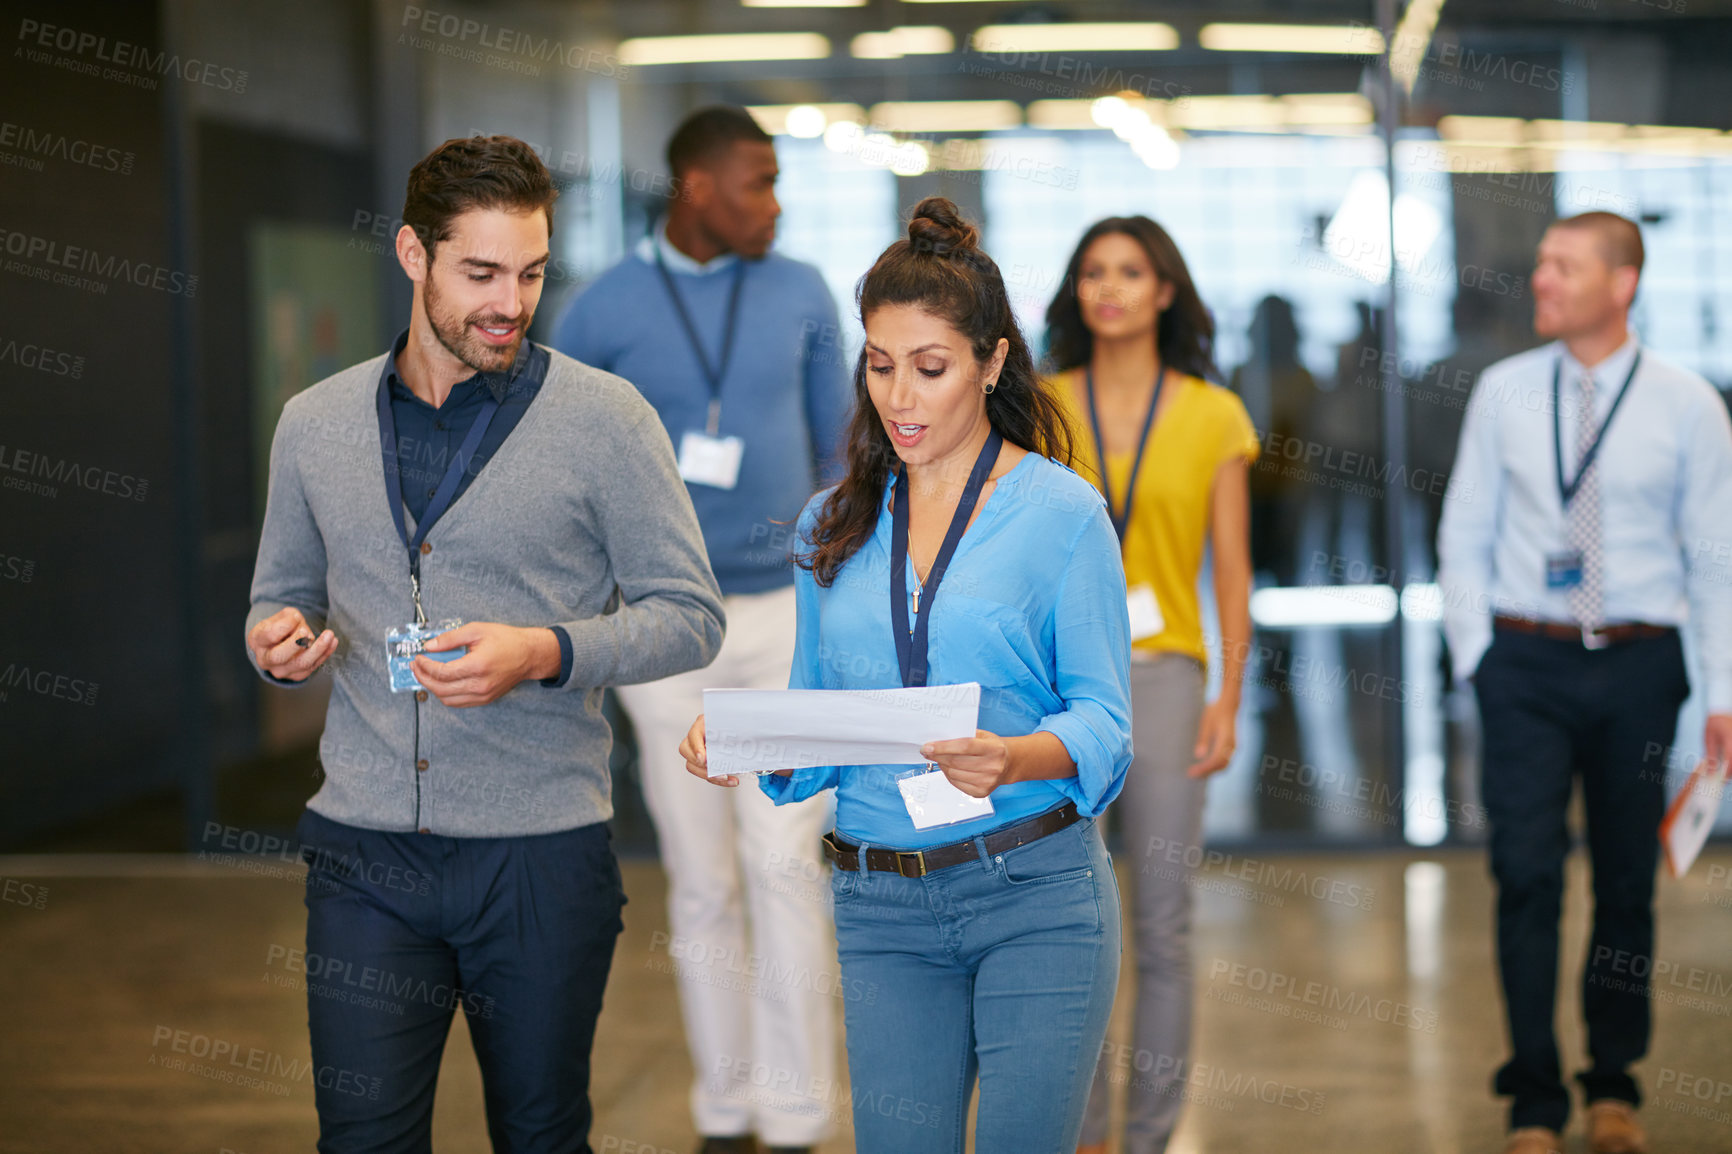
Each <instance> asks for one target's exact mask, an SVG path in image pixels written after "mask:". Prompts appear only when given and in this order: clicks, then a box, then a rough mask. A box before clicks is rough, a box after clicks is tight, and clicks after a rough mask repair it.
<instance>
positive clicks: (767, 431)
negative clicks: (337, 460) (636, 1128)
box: [553, 107, 849, 1154]
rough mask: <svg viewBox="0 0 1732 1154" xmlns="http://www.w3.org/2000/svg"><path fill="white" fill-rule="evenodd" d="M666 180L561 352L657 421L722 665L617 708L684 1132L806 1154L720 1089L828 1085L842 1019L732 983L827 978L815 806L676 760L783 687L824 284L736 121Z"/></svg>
mask: <svg viewBox="0 0 1732 1154" xmlns="http://www.w3.org/2000/svg"><path fill="white" fill-rule="evenodd" d="M668 167H669V170H670V171H671V172H672V173H673V179H674V193H673V195H672V196H671V197H670V198H669V200H668V202H667V211H666V213H665V215H663V216H662V218H661V219H660V220H659V221H657V223H656V225H655V228H654V231H653V233H652V234H651V235H649V236H647V237H645V238H644V239H643V240H642V241H641V242H640V243H639V244H638V246H637V248H636V250H635V251H634V252H633V253H632V255H630V256H628V257H626V258H625V259H624V260H622V261H621V262H620V263H619V264H617V265H615V266H614V267H613V268H612V269H610V270H608V271H607V272H606V273H604V274H602V275H601V276H600V277H599V278H597V279H596V281H595V283H594V284H592V285H590V286H589V287H588V289H587V290H586V291H585V292H584V293H583V294H582V295H581V296H579V297H578V298H577V300H576V301H575V302H573V304H572V305H571V307H570V308H569V309H568V310H567V312H566V314H565V316H564V317H562V318H561V320H560V323H559V327H558V329H557V331H556V332H555V334H554V338H553V344H554V346H555V347H556V348H558V349H560V350H561V351H563V352H567V353H569V354H571V355H572V356H574V357H576V358H577V359H578V360H580V361H583V362H584V363H586V364H592V365H596V366H598V367H601V368H605V369H607V370H609V371H610V372H615V373H619V374H620V375H621V376H624V377H625V378H626V379H627V380H629V381H631V382H632V383H633V384H635V385H636V386H637V387H638V389H639V391H641V392H642V393H643V395H644V396H645V397H646V398H648V400H649V402H650V404H652V405H653V406H655V410H656V412H657V413H658V414H659V415H660V417H661V419H662V424H663V426H664V427H665V428H666V430H667V435H668V436H669V437H670V438H671V439H672V440H673V443H674V445H675V447H676V449H677V450H678V452H679V465H680V473H681V476H683V477H684V478H685V481H686V485H687V488H688V490H689V491H690V493H691V497H692V503H693V505H694V506H695V507H696V509H697V512H698V521H699V523H700V525H701V526H702V527H703V531H704V544H705V546H706V547H707V549H708V550H709V557H710V564H711V566H712V567H713V568H714V570H715V573H716V580H717V581H718V582H719V583H720V585H721V588H722V593H723V594H724V607H725V609H726V612H727V617H728V625H727V635H726V637H725V639H724V640H723V643H722V650H721V653H720V654H719V655H718V656H717V657H716V660H715V662H714V663H712V664H711V665H710V666H709V667H708V668H706V669H702V670H697V671H694V672H692V673H689V674H682V675H679V676H677V677H672V678H668V679H666V680H663V681H658V682H652V683H650V684H647V685H638V686H629V687H624V688H622V689H621V690H620V693H619V697H620V700H621V702H622V703H623V705H624V706H625V709H626V711H627V712H628V713H629V715H630V717H631V720H632V725H633V728H634V729H635V730H636V733H637V742H638V754H639V758H640V768H641V774H642V780H643V788H644V798H645V800H646V802H647V803H648V805H649V811H650V815H651V817H652V819H653V820H654V822H655V827H656V838H657V844H658V846H659V848H660V852H661V859H662V864H663V866H664V867H665V868H666V870H667V874H668V921H669V926H670V928H671V930H672V932H673V934H674V935H676V936H678V937H681V938H683V939H685V940H686V941H687V942H690V943H693V944H694V948H695V952H694V953H693V954H692V956H690V957H688V958H686V959H683V960H681V961H680V962H679V963H678V973H679V977H680V987H679V988H680V1007H681V1011H682V1012H683V1014H684V1017H685V1025H686V1040H687V1043H688V1045H689V1046H690V1047H691V1052H692V1064H693V1066H694V1067H695V1070H696V1080H695V1082H694V1084H693V1087H692V1098H691V1100H692V1121H693V1125H694V1126H695V1127H696V1128H697V1131H698V1134H699V1135H700V1136H701V1138H702V1139H703V1144H702V1149H703V1151H704V1152H705V1154H721V1152H723V1151H735V1150H740V1151H746V1150H752V1149H755V1147H754V1146H753V1135H754V1133H755V1134H756V1135H757V1136H758V1137H759V1138H761V1139H763V1141H764V1142H765V1143H767V1144H768V1145H769V1147H770V1148H771V1149H772V1150H806V1149H809V1148H810V1147H812V1146H813V1145H815V1144H816V1143H818V1142H819V1141H820V1140H822V1138H823V1137H824V1134H825V1133H826V1132H827V1130H828V1123H827V1121H826V1120H825V1118H824V1117H823V1115H822V1114H818V1115H816V1116H815V1115H814V1114H813V1112H812V1111H811V1110H810V1109H809V1108H803V1103H802V1099H801V1097H800V1096H799V1095H798V1094H796V1093H792V1092H790V1091H788V1090H786V1089H784V1088H783V1087H782V1085H778V1086H777V1087H773V1088H771V1090H770V1091H768V1092H760V1091H757V1090H756V1089H755V1088H753V1094H752V1096H751V1097H747V1096H746V1095H745V1094H743V1093H742V1092H741V1088H740V1087H739V1086H736V1085H734V1084H733V1083H732V1081H731V1074H732V1072H734V1071H736V1070H750V1069H752V1067H753V1063H754V1061H757V1060H764V1061H773V1062H774V1064H775V1066H776V1068H778V1069H786V1070H788V1071H791V1072H792V1073H793V1074H794V1075H796V1076H797V1077H798V1078H800V1079H814V1078H815V1079H819V1080H823V1081H827V1080H828V1079H829V1078H830V1077H831V1076H832V1071H833V1069H834V1065H835V1058H834V1050H835V1031H834V1026H833V1013H834V1008H833V1007H832V1006H831V1004H830V1000H829V999H827V998H825V997H823V996H821V995H819V994H818V993H816V992H814V990H813V989H812V987H811V985H810V983H806V984H804V985H796V986H794V987H792V988H789V989H786V990H782V989H777V990H775V991H772V992H771V993H773V994H774V996H760V995H755V994H750V993H747V992H746V991H745V990H743V989H739V988H736V987H738V986H739V985H740V983H738V982H735V981H732V980H730V978H729V974H730V970H729V968H728V967H730V966H738V965H740V964H742V963H741V959H745V958H760V959H764V960H765V961H766V962H768V963H773V965H774V966H775V967H776V972H778V973H786V974H799V973H807V974H814V973H822V972H824V971H825V970H827V969H828V968H830V966H831V965H832V963H831V962H830V961H829V958H830V953H829V941H830V918H829V913H828V909H827V906H826V904H825V901H824V896H825V895H824V894H823V892H822V891H821V890H819V889H814V888H812V887H810V886H808V885H805V884H799V885H789V884H787V879H788V878H789V877H793V878H796V879H802V880H803V879H805V878H806V877H808V876H810V877H816V876H818V862H819V860H820V859H819V840H818V839H819V837H820V836H821V835H822V834H823V832H824V829H825V828H826V823H827V821H828V819H829V813H828V809H827V807H826V804H825V802H823V801H821V800H820V801H812V802H809V803H806V804H803V805H794V806H787V807H784V808H780V809H779V808H777V807H776V806H774V805H772V804H771V802H770V800H769V799H768V798H766V797H764V796H763V795H762V794H761V793H760V792H759V791H757V790H755V789H742V790H734V791H720V790H708V789H701V788H694V783H693V782H692V781H691V780H690V779H689V778H688V777H687V776H686V773H685V771H684V762H683V760H682V759H681V758H680V756H679V753H678V750H679V743H680V738H681V737H683V736H684V735H685V731H686V727H687V726H689V725H690V724H691V719H692V716H693V715H694V714H696V713H699V712H701V711H702V709H703V690H704V689H705V688H706V687H729V688H745V689H786V688H787V686H788V669H789V662H790V660H791V658H792V655H793V651H794V586H793V580H794V578H793V568H792V565H791V563H790V560H789V556H790V546H791V543H792V534H791V525H792V522H793V520H794V518H795V517H796V516H797V515H798V514H799V512H800V507H801V506H802V505H803V504H805V502H806V498H808V497H810V496H811V495H812V493H813V492H814V491H815V490H816V489H817V487H818V481H819V478H820V477H821V476H822V471H823V467H824V464H825V462H827V461H829V460H831V459H832V458H833V456H834V452H835V448H836V443H837V437H838V435H839V432H840V429H841V426H842V421H843V419H844V418H845V416H846V412H847V408H848V403H849V394H848V388H847V376H846V373H845V371H844V367H843V359H842V355H841V350H840V348H839V347H838V346H837V344H836V337H835V334H836V333H837V318H836V306H835V303H834V302H833V301H832V300H831V298H830V293H829V291H828V290H827V289H826V288H825V287H824V281H823V278H822V277H821V276H820V275H819V273H818V271H817V270H816V269H814V268H812V267H811V266H810V265H806V264H802V263H800V262H798V261H794V260H790V259H788V258H786V257H783V256H779V255H777V254H775V253H773V252H771V251H770V246H771V243H772V242H773V241H774V240H775V236H776V218H777V216H779V215H780V213H781V207H780V205H778V204H777V202H776V191H775V185H776V174H777V165H776V150H775V148H774V147H773V146H772V144H771V140H770V137H769V136H768V135H767V134H766V133H765V132H764V130H763V129H762V128H760V127H759V126H758V124H757V122H756V121H755V120H753V119H752V117H751V116H750V115H748V114H747V113H746V112H745V110H744V109H739V108H726V107H715V108H706V109H702V110H700V111H698V112H695V113H693V114H692V115H691V116H689V117H688V118H687V119H686V120H685V121H684V122H683V123H682V124H681V125H680V127H679V129H678V130H677V131H676V132H675V133H674V134H673V137H672V139H671V140H670V141H669V142H668ZM826 341H828V342H829V343H825V342H826ZM784 995H785V996H784Z"/></svg>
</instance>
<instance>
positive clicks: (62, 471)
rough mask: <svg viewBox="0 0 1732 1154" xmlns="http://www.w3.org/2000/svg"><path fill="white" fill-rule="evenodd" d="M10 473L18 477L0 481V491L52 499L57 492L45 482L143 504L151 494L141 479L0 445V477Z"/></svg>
mask: <svg viewBox="0 0 1732 1154" xmlns="http://www.w3.org/2000/svg"><path fill="white" fill-rule="evenodd" d="M10 473H17V474H21V476H16V477H14V476H5V477H3V478H0V487H4V488H7V489H23V490H25V491H27V492H33V493H39V494H41V495H42V496H44V497H52V496H54V495H55V494H56V493H58V491H59V490H57V489H56V488H54V486H53V485H51V484H47V483H46V482H56V483H58V484H62V485H77V486H78V487H79V488H80V489H88V490H90V491H91V492H92V493H106V494H108V495H109V496H111V497H122V498H129V499H131V500H134V501H142V500H144V498H145V496H146V495H147V494H149V492H150V482H149V481H147V480H145V479H144V478H143V477H134V476H133V475H131V474H130V473H117V472H115V471H114V470H113V469H104V468H103V467H102V466H100V465H88V466H86V465H80V464H78V463H77V462H76V461H68V460H67V459H66V458H64V457H49V456H45V455H44V454H42V453H37V452H33V451H31V450H29V449H20V448H17V447H15V446H9V445H4V444H0V474H10ZM28 477H39V478H42V480H40V481H31V480H26V479H25V478H28Z"/></svg>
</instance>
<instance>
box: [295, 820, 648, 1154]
mask: <svg viewBox="0 0 1732 1154" xmlns="http://www.w3.org/2000/svg"><path fill="white" fill-rule="evenodd" d="M296 832H297V835H298V838H299V841H300V844H301V852H302V855H303V856H304V857H305V858H307V860H308V868H307V949H306V954H305V957H304V958H303V959H302V960H301V961H300V963H298V967H297V968H299V969H301V970H302V971H303V972H304V974H305V979H306V984H307V1018H308V1024H309V1027H310V1029H311V1032H312V1044H313V1065H314V1067H315V1068H316V1069H317V1070H319V1071H320V1072H321V1076H320V1078H319V1079H318V1082H317V1085H316V1088H315V1090H314V1101H315V1102H316V1103H317V1105H318V1109H319V1151H320V1154H348V1152H350V1151H355V1152H357V1154H359V1152H361V1151H366V1152H367V1154H383V1152H400V1154H424V1152H427V1151H431V1150H432V1127H433V1090H434V1087H435V1085H436V1084H437V1083H438V1078H439V1062H440V1057H441V1055H442V1054H443V1053H444V1050H445V1038H446V1035H448V1034H449V1033H450V1032H451V1017H452V1015H453V1014H454V1013H455V1012H456V1011H457V1010H459V1009H461V1010H462V1011H463V1013H464V1017H465V1020H466V1021H467V1023H468V1026H469V1035H470V1038H471V1040H472V1041H473V1043H474V1046H475V1057H476V1060H477V1062H478V1063H479V1064H480V1066H481V1082H482V1088H483V1092H484V1095H485V1100H486V1108H487V1130H488V1135H489V1137H490V1138H491V1139H492V1144H493V1149H494V1150H495V1151H498V1152H500V1154H505V1152H507V1151H509V1152H511V1154H529V1152H531V1151H534V1152H537V1154H541V1152H547V1154H552V1152H555V1151H557V1152H559V1154H588V1152H589V1149H590V1147H589V1127H590V1121H591V1113H590V1105H589V1052H590V1045H591V1043H592V1042H593V1041H594V1038H595V1023H596V1018H597V1017H598V1016H599V1015H600V1013H601V996H602V989H603V987H604V986H606V984H607V973H608V968H609V967H610V965H611V964H612V961H613V947H614V940H615V938H616V937H617V936H618V935H619V932H620V930H621V929H622V928H623V927H622V925H621V922H620V916H619V915H620V907H621V906H623V905H624V904H625V893H624V890H623V889H622V888H621V886H620V876H619V867H618V865H617V863H616V862H615V861H614V856H613V849H612V847H611V845H610V844H609V835H608V829H607V826H606V825H602V824H597V825H588V826H582V827H580V828H578V829H572V830H565V831H563V832H560V833H551V834H540V835H536V836H530V837H500V838H454V837H442V836H440V835H437V834H418V833H385V832H381V831H379V830H368V829H357V828H355V827H354V826H348V825H343V824H341V823H339V822H334V821H331V820H329V819H328V818H324V817H321V816H319V815H318V814H316V813H314V812H313V811H311V810H308V811H307V812H306V813H305V814H304V815H303V816H302V818H301V823H300V826H299V827H298V828H297V831H296Z"/></svg>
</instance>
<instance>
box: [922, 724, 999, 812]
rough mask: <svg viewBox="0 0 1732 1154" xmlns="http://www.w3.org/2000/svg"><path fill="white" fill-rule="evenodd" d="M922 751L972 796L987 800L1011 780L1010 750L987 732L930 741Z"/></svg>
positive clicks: (996, 735) (982, 730)
mask: <svg viewBox="0 0 1732 1154" xmlns="http://www.w3.org/2000/svg"><path fill="white" fill-rule="evenodd" d="M920 752H921V754H922V756H925V757H929V758H931V759H932V762H933V764H934V765H936V766H938V768H939V769H941V770H943V771H944V776H945V777H947V778H949V779H950V784H951V785H954V786H955V787H956V788H957V789H960V790H961V791H962V792H963V793H966V794H967V795H968V796H969V797H985V796H986V795H987V794H989V793H991V792H992V791H993V790H994V789H996V788H997V787H998V786H1001V785H1003V784H1004V783H1005V782H1007V781H1009V780H1010V747H1009V746H1008V745H1006V744H1005V741H1004V738H1002V737H1000V736H998V734H996V733H988V732H986V730H984V729H977V730H975V731H974V736H973V737H957V738H952V739H951V740H949V741H931V742H927V743H926V744H925V745H923V746H921V747H920Z"/></svg>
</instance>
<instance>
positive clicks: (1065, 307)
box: [1046, 216, 1219, 380]
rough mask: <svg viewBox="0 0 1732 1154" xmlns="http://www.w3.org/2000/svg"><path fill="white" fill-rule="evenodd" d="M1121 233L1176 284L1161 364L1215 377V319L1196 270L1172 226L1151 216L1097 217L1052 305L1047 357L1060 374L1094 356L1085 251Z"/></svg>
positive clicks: (1161, 335)
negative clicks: (1084, 288)
mask: <svg viewBox="0 0 1732 1154" xmlns="http://www.w3.org/2000/svg"><path fill="white" fill-rule="evenodd" d="M1113 233H1119V234H1121V235H1124V236H1128V237H1130V238H1131V239H1132V240H1134V241H1136V242H1137V243H1138V244H1140V245H1142V246H1143V251H1144V252H1145V253H1147V254H1148V257H1149V264H1150V266H1151V267H1153V268H1154V270H1155V276H1156V278H1158V279H1159V280H1161V281H1164V282H1166V283H1168V284H1171V285H1172V286H1173V303H1172V304H1170V305H1168V306H1167V308H1166V310H1165V311H1164V312H1162V313H1161V319H1160V321H1159V322H1158V323H1157V324H1156V326H1155V351H1156V352H1157V353H1159V354H1160V358H1161V363H1162V364H1163V365H1165V366H1167V367H1168V368H1173V369H1177V370H1179V371H1180V372H1182V373H1187V374H1189V375H1190V376H1193V377H1202V378H1203V379H1204V380H1214V379H1216V377H1217V376H1218V375H1219V374H1218V372H1217V370H1216V368H1215V318H1213V317H1211V316H1210V315H1209V310H1208V309H1206V308H1204V307H1203V298H1202V297H1200V296H1198V295H1197V285H1196V282H1194V281H1193V280H1191V270H1190V269H1189V268H1188V267H1186V265H1185V258H1184V257H1183V256H1182V255H1181V254H1180V253H1179V246H1178V245H1176V244H1174V243H1173V238H1172V237H1171V236H1168V235H1167V230H1166V229H1164V228H1162V227H1161V226H1160V225H1158V224H1156V223H1155V222H1154V221H1152V220H1150V219H1149V218H1148V217H1146V216H1109V217H1107V218H1106V219H1105V220H1102V221H1097V222H1096V223H1095V224H1093V225H1091V226H1090V227H1089V230H1088V231H1087V232H1085V233H1083V235H1082V239H1081V240H1079V241H1077V246H1076V251H1075V252H1073V253H1071V256H1070V265H1069V267H1068V268H1066V269H1065V276H1064V282H1063V283H1062V284H1060V285H1059V289H1058V293H1057V295H1055V296H1054V297H1053V298H1052V303H1051V304H1050V305H1048V306H1047V309H1046V348H1047V359H1048V360H1049V361H1051V363H1052V368H1053V370H1054V371H1055V372H1063V371H1064V370H1066V369H1074V368H1077V367H1078V366H1079V365H1086V364H1088V363H1089V359H1090V358H1091V357H1092V356H1093V355H1094V347H1095V339H1094V334H1093V333H1091V332H1089V329H1088V326H1087V325H1085V324H1084V323H1083V316H1082V307H1081V305H1079V304H1078V303H1077V285H1078V284H1080V283H1081V280H1082V262H1083V254H1084V253H1086V252H1088V248H1089V245H1091V244H1093V243H1094V242H1095V241H1097V240H1099V239H1100V238H1101V237H1103V236H1109V235H1111V234H1113Z"/></svg>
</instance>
